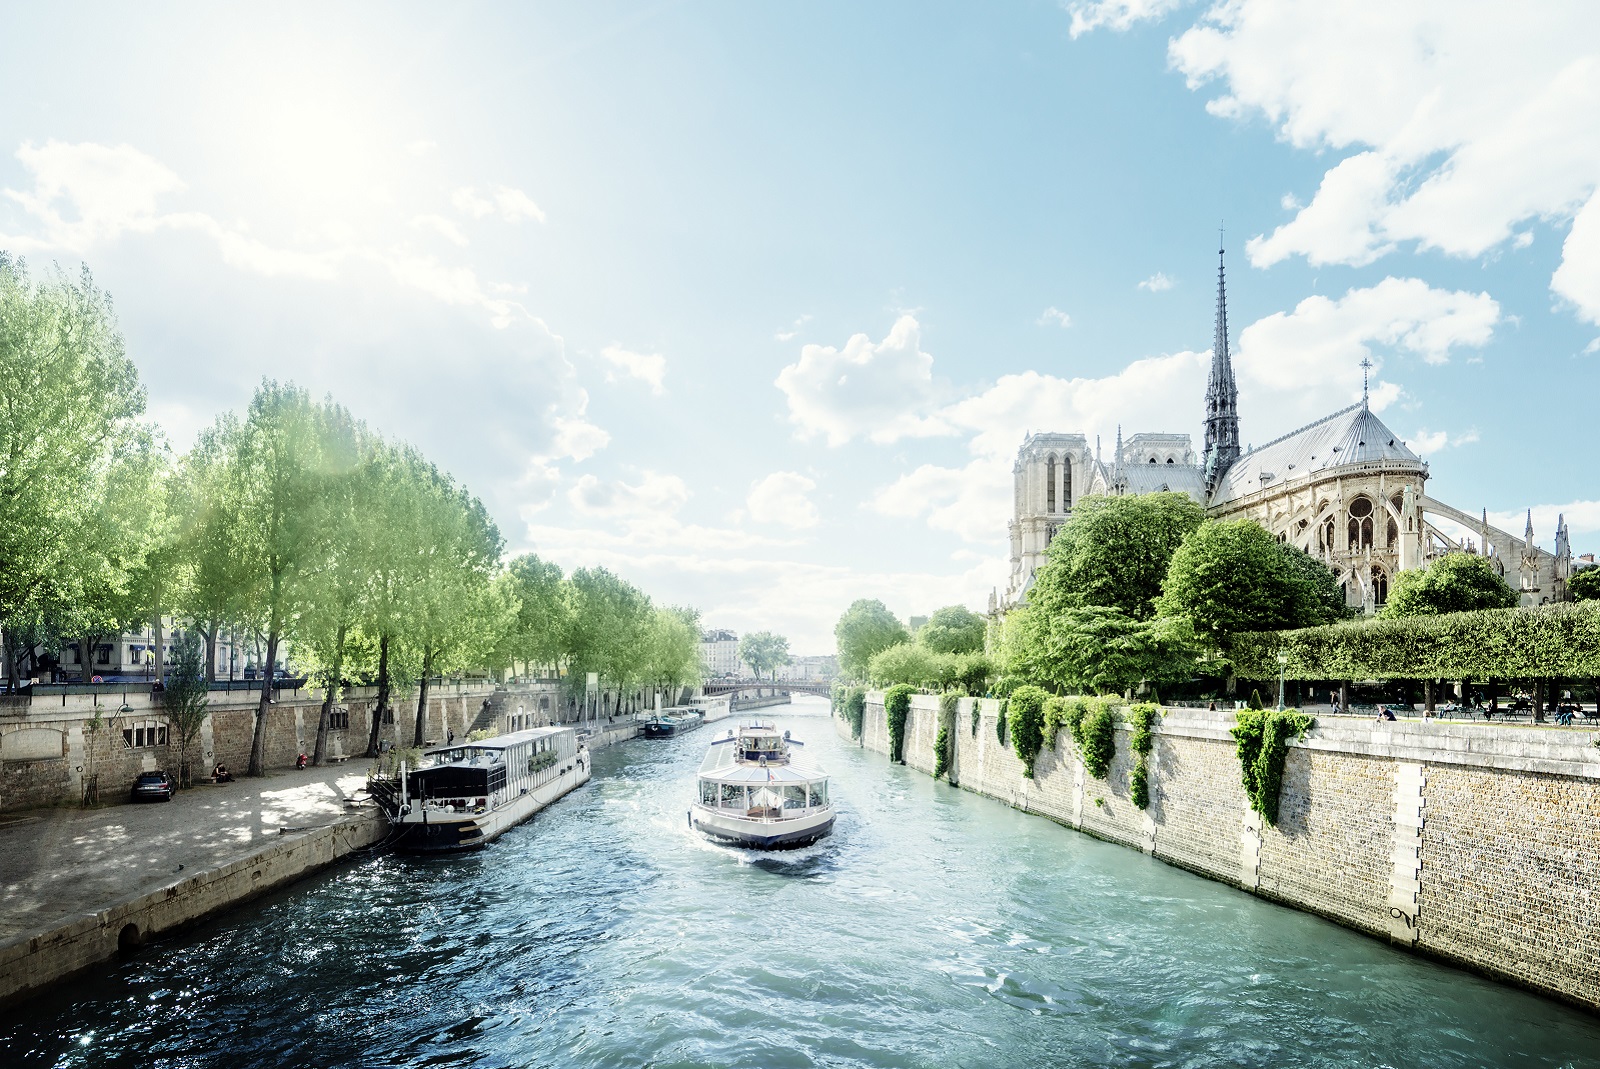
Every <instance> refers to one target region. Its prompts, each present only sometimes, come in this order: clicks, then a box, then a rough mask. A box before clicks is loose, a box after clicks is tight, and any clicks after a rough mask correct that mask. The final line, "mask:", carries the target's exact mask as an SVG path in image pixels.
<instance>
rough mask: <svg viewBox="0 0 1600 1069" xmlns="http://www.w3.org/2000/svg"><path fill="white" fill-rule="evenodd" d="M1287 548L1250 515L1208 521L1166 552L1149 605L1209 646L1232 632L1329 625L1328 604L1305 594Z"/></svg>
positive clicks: (1301, 571)
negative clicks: (1159, 587) (1181, 621)
mask: <svg viewBox="0 0 1600 1069" xmlns="http://www.w3.org/2000/svg"><path fill="white" fill-rule="evenodd" d="M1291 552H1298V551H1291V550H1290V549H1289V548H1288V547H1285V546H1283V545H1282V544H1280V543H1279V542H1278V540H1277V539H1276V538H1274V537H1272V535H1270V534H1268V533H1267V531H1266V529H1265V528H1263V527H1262V526H1261V525H1260V524H1258V523H1256V522H1254V521H1253V520H1221V521H1214V520H1208V521H1206V522H1205V523H1204V524H1202V525H1201V526H1200V527H1199V528H1198V529H1197V530H1196V531H1195V532H1194V534H1192V535H1190V536H1189V537H1188V538H1187V539H1185V540H1184V543H1183V545H1182V546H1180V547H1179V548H1178V551H1177V552H1176V553H1174V554H1173V555H1172V563H1171V565H1170V566H1169V568H1168V569H1167V580H1166V584H1165V587H1164V588H1163V592H1162V595H1161V598H1160V599H1159V601H1158V602H1157V606H1156V607H1157V609H1158V610H1159V612H1160V614H1161V615H1163V616H1181V617H1185V618H1187V619H1188V620H1189V622H1190V624H1191V625H1192V626H1193V628H1194V630H1195V633H1196V634H1197V635H1198V636H1199V637H1200V638H1201V639H1202V640H1203V641H1205V642H1207V643H1208V644H1210V645H1212V646H1216V645H1219V644H1220V642H1221V640H1222V637H1223V636H1224V635H1228V634H1231V633H1234V632H1238V631H1277V630H1282V629H1284V628H1293V627H1312V626H1316V625H1319V624H1325V623H1331V622H1332V620H1333V619H1336V618H1337V617H1335V616H1334V615H1333V608H1332V607H1331V606H1328V605H1326V604H1322V603H1319V602H1318V599H1316V598H1313V597H1312V596H1311V595H1310V590H1311V586H1312V584H1311V583H1310V581H1309V580H1308V579H1307V577H1306V573H1305V570H1304V569H1303V568H1302V567H1301V566H1300V564H1299V563H1297V560H1298V559H1297V558H1295V557H1293V556H1291Z"/></svg>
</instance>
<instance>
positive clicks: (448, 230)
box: [411, 215, 467, 245]
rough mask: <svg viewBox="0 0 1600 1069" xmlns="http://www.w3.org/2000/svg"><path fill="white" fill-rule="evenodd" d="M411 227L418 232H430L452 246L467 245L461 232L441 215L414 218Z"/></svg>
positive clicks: (465, 237)
mask: <svg viewBox="0 0 1600 1069" xmlns="http://www.w3.org/2000/svg"><path fill="white" fill-rule="evenodd" d="M411 225H412V226H414V227H416V228H418V229H419V230H431V231H433V232H434V233H435V234H438V235H439V236H440V237H442V238H444V239H445V240H446V241H448V242H451V243H452V244H455V245H465V244H467V235H465V234H463V233H462V232H461V228H460V227H458V226H456V224H454V223H452V222H451V221H450V220H448V219H446V218H445V217H444V216H442V215H418V216H414V217H413V218H412V220H411Z"/></svg>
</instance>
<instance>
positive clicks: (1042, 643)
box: [1018, 606, 1195, 693]
mask: <svg viewBox="0 0 1600 1069" xmlns="http://www.w3.org/2000/svg"><path fill="white" fill-rule="evenodd" d="M1028 619H1029V620H1030V621H1032V622H1033V624H1034V626H1032V627H1028V628H1023V629H1020V630H1019V632H1018V636H1019V639H1020V640H1022V641H1030V642H1034V643H1037V644H1038V648H1037V649H1035V650H1034V651H1032V652H1030V654H1029V655H1028V656H1027V658H1026V660H1027V661H1028V663H1029V666H1030V669H1031V672H1032V674H1033V677H1034V678H1036V679H1039V680H1041V681H1043V682H1045V683H1047V684H1050V685H1053V686H1057V687H1060V688H1062V689H1066V690H1083V691H1091V692H1108V691H1109V692H1112V693H1120V692H1122V691H1124V690H1126V689H1128V688H1129V687H1131V686H1133V685H1134V684H1137V683H1140V682H1146V681H1148V682H1152V683H1165V682H1168V681H1171V680H1178V679H1187V678H1188V677H1189V676H1190V675H1191V674H1192V671H1193V668H1194V657H1195V645H1194V638H1193V633H1192V631H1191V630H1190V628H1189V624H1188V621H1186V620H1183V619H1181V618H1180V619H1173V618H1169V617H1156V618H1154V619H1149V620H1135V619H1133V618H1132V617H1130V616H1128V615H1126V614H1125V613H1123V612H1122V611H1121V610H1119V609H1112V608H1103V607H1099V606H1091V607H1089V608H1083V609H1067V610H1065V611H1063V612H1061V613H1059V614H1057V615H1055V616H1053V617H1049V618H1048V619H1046V618H1045V617H1044V616H1043V614H1042V613H1040V612H1039V611H1038V610H1037V609H1035V610H1033V612H1032V613H1030V615H1029V617H1028ZM1041 624H1042V626H1039V625H1041Z"/></svg>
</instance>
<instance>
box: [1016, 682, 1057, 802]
mask: <svg viewBox="0 0 1600 1069" xmlns="http://www.w3.org/2000/svg"><path fill="white" fill-rule="evenodd" d="M1049 700H1050V695H1048V694H1046V693H1045V692H1044V690H1043V689H1042V688H1040V687H1036V686H1034V685H1032V684H1031V683H1030V684H1025V685H1023V686H1020V687H1018V688H1017V689H1016V690H1014V691H1012V692H1011V702H1010V709H1009V712H1008V714H1007V717H1006V718H1007V719H1008V720H1009V721H1010V722H1011V723H1010V728H1011V748H1012V749H1013V750H1015V751H1016V752H1017V757H1019V758H1020V759H1021V760H1022V774H1023V775H1024V776H1027V777H1028V778H1029V779H1032V778H1033V761H1034V758H1036V757H1038V756H1039V747H1040V746H1042V745H1043V744H1044V707H1045V703H1046V702H1048V701H1049Z"/></svg>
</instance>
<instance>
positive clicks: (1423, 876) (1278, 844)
mask: <svg viewBox="0 0 1600 1069" xmlns="http://www.w3.org/2000/svg"><path fill="white" fill-rule="evenodd" d="M974 705H976V706H977V708H978V712H979V716H978V722H977V725H976V729H974V727H973V719H972V712H973V708H974ZM998 711H999V703H998V702H996V701H993V700H977V701H974V700H973V699H965V698H964V699H962V700H961V703H960V706H959V708H958V711H957V713H956V719H955V724H956V729H955V731H954V732H953V735H954V737H955V760H954V762H953V769H952V775H951V780H952V782H953V783H956V784H958V785H960V786H961V787H964V788H966V789H967V790H970V791H974V792H976V793H978V794H982V795H986V796H988V797H991V798H996V799H998V800H1000V801H1003V802H1005V803H1007V804H1009V805H1012V806H1014V807H1016V808H1018V809H1022V810H1025V811H1028V812H1032V813H1039V814H1041V815H1043V816H1047V817H1049V818H1051V819H1052V820H1056V821H1059V822H1060V823H1062V824H1066V825H1069V826H1071V827H1073V828H1077V829H1079V830H1081V831H1085V832H1088V833H1090V834H1092V835H1095V836H1098V837H1099V838H1102V839H1107V840H1110V841H1112V842H1117V843H1122V844H1124V845H1126V846H1130V847H1133V848H1135V849H1138V850H1142V851H1144V852H1145V853H1148V854H1151V855H1153V856H1155V857H1157V858H1160V859H1161V860H1163V861H1167V862H1170V863H1171V864H1174V865H1179V866H1182V867H1183V868H1186V869H1190V870H1192V871H1194V872H1197V873H1200V874H1202V875H1205V876H1209V877H1211V878H1213V879H1216V880H1221V881H1223V882H1225V883H1231V884H1235V885H1237V886H1239V887H1241V888H1243V889H1244V890H1247V891H1251V892H1253V893H1255V894H1259V895H1262V896H1263V897H1266V898H1271V899H1273V900H1275V901H1278V902H1282V903H1284V904H1286V905H1290V906H1294V907H1297V908H1299V909H1304V910H1307V911H1310V912H1313V913H1318V914H1321V915H1323V916H1325V917H1328V918H1330V919H1332V920H1335V921H1337V922H1339V923H1340V924H1344V925H1347V926H1349V927H1351V928H1355V929H1358V930H1360V931H1363V932H1367V933H1369V934H1371V935H1374V936H1377V937H1379V938H1382V939H1387V940H1390V941H1392V942H1394V943H1395V944H1397V945H1400V946H1403V947H1408V948H1412V949H1415V950H1417V951H1419V952H1422V953H1425V954H1429V955H1431V956H1434V957H1437V958H1441V959H1444V960H1447V961H1451V962H1454V963H1458V964H1461V965H1465V966H1468V967H1470V968H1473V969H1476V970H1479V971H1481V972H1484V973H1486V974H1489V975H1491V976H1494V977H1497V978H1499V979H1503V980H1509V981H1513V982H1516V983H1519V984H1522V985H1525V986H1527V987H1530V988H1533V989H1536V990H1539V991H1543V992H1545V993H1547V994H1551V995H1555V996H1557V997H1559V998H1563V999H1566V1000H1568V1001H1572V1002H1575V1003H1578V1004H1581V1005H1584V1006H1587V1007H1589V1008H1591V1009H1600V894H1597V889H1600V749H1596V747H1595V745H1594V742H1595V738H1596V735H1595V733H1594V732H1589V731H1576V730H1568V729H1544V728H1528V727H1513V726H1504V727H1502V726H1494V725H1487V724H1454V723H1443V722H1437V721H1436V722H1431V723H1418V722H1397V723H1388V724H1383V725H1376V724H1372V723H1369V722H1366V721H1361V720H1354V719H1344V718H1325V719H1324V720H1322V721H1319V722H1318V724H1317V726H1316V727H1315V728H1314V729H1313V730H1312V731H1311V732H1310V733H1308V734H1307V736H1306V737H1305V738H1304V739H1302V740H1299V741H1296V742H1292V743H1291V744H1290V748H1289V753H1288V757H1287V760H1286V762H1285V767H1284V775H1283V791H1282V795H1281V800H1280V808H1279V814H1278V823H1277V826H1276V827H1274V826H1272V825H1267V824H1264V823H1263V822H1262V820H1261V818H1260V817H1259V816H1257V815H1256V814H1255V813H1253V812H1251V810H1250V808H1249V803H1248V801H1247V800H1246V798H1245V793H1244V788H1243V786H1242V784H1241V779H1240V770H1239V762H1238V759H1237V757H1236V756H1235V754H1234V744H1233V739H1232V737H1231V736H1230V735H1229V733H1228V729H1229V728H1230V727H1231V726H1232V724H1233V714H1232V713H1231V712H1216V711H1205V710H1194V709H1166V710H1163V712H1162V716H1161V718H1160V721H1159V722H1158V724H1157V726H1156V727H1155V729H1154V749H1153V750H1152V752H1151V754H1150V758H1149V773H1150V778H1149V785H1150V805H1149V808H1148V809H1146V810H1143V811H1141V810H1140V809H1138V808H1137V807H1135V806H1134V804H1133V802H1132V800H1131V798H1130V795H1129V789H1128V776H1129V772H1130V770H1131V769H1132V765H1133V762H1132V754H1131V751H1130V748H1129V745H1128V728H1127V725H1126V724H1124V725H1123V726H1122V729H1121V730H1120V731H1119V733H1118V739H1117V750H1116V757H1115V758H1114V760H1113V761H1112V763H1111V767H1110V769H1109V771H1108V772H1107V775H1106V778H1105V779H1094V778H1092V777H1089V776H1088V775H1087V773H1086V772H1085V770H1084V767H1083V763H1082V761H1080V760H1079V759H1078V756H1077V753H1076V751H1075V749H1074V747H1073V745H1072V740H1071V738H1070V737H1069V734H1068V733H1067V732H1066V731H1062V732H1061V733H1060V736H1059V737H1058V738H1057V740H1056V744H1055V746H1054V747H1052V748H1050V749H1048V750H1045V751H1044V752H1042V753H1041V754H1040V755H1039V756H1038V758H1037V759H1036V761H1035V763H1034V778H1032V779H1028V778H1027V777H1025V776H1024V775H1023V774H1022V762H1021V761H1020V760H1019V759H1018V758H1017V756H1016V753H1015V751H1014V750H1013V749H1012V747H1011V746H1010V745H1009V743H1006V744H1002V743H1001V742H1000V740H999V738H998V736H997V734H996V718H997V715H998ZM938 719H939V710H938V699H937V698H935V697H932V696H928V695H919V696H917V697H915V698H914V699H913V700H912V710H911V713H910V715H909V716H908V718H907V722H906V737H905V743H904V757H905V760H906V763H907V764H908V765H909V766H911V767H912V768H916V769H918V770H920V771H922V772H925V773H928V774H930V775H931V774H932V772H933V761H934V753H933V743H934V738H935V735H936V733H937V730H938ZM835 725H836V726H838V728H839V729H840V731H841V732H842V733H843V734H845V735H846V736H847V737H848V734H849V728H848V726H845V725H844V723H843V721H841V720H838V719H835ZM862 744H863V745H864V746H866V747H867V748H868V749H871V750H875V751H877V752H879V753H883V754H887V753H888V749H889V739H888V728H887V724H886V720H885V716H884V710H883V696H882V694H877V693H875V694H872V695H871V696H870V697H869V698H868V704H867V715H866V719H865V723H864V724H863V729H862Z"/></svg>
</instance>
